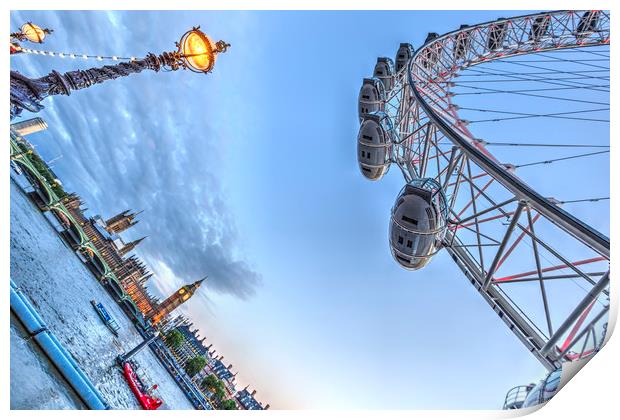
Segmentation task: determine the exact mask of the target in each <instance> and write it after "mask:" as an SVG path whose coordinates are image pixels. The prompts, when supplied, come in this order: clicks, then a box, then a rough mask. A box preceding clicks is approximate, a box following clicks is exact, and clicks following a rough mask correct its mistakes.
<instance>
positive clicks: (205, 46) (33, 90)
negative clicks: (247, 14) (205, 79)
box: [10, 26, 230, 119]
mask: <svg viewBox="0 0 620 420" xmlns="http://www.w3.org/2000/svg"><path fill="white" fill-rule="evenodd" d="M176 47H177V50H176V51H173V52H164V53H161V54H159V55H155V54H152V53H149V54H147V56H146V57H144V58H143V59H140V60H136V59H131V60H130V61H128V62H123V63H119V64H116V65H113V66H103V67H99V68H91V69H88V70H76V71H70V72H67V73H64V74H60V73H58V72H57V71H52V72H51V73H50V74H48V75H47V76H44V77H41V78H39V79H30V78H28V77H25V76H23V75H22V74H20V73H19V72H16V71H11V99H10V101H11V119H13V118H15V117H16V116H18V115H19V114H21V112H22V110H24V109H26V110H28V111H30V112H39V111H40V110H41V109H43V105H42V104H41V101H42V100H43V99H45V98H47V97H48V96H52V95H70V94H71V91H73V90H79V89H85V88H87V87H90V86H92V85H94V84H97V83H103V82H105V81H106V80H112V79H116V78H119V77H124V76H128V75H130V74H132V73H140V72H141V71H142V70H145V69H150V70H153V71H156V72H158V71H159V70H161V69H164V70H179V69H184V70H191V71H193V72H195V73H210V72H211V70H213V67H214V66H215V60H216V58H217V55H218V54H219V53H223V52H226V50H227V49H228V47H230V44H227V43H226V42H224V41H217V42H213V41H212V40H211V38H209V37H208V36H207V35H206V34H205V33H204V32H202V31H201V30H200V27H199V26H198V27H194V28H192V29H191V30H189V31H187V32H186V33H185V34H183V36H182V37H181V40H180V41H179V42H177V43H176Z"/></svg>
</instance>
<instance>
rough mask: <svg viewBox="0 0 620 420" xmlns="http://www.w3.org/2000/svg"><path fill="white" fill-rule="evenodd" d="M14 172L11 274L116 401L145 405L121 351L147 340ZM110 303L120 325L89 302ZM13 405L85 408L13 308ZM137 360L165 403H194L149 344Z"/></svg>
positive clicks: (110, 399) (99, 385)
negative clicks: (128, 378)
mask: <svg viewBox="0 0 620 420" xmlns="http://www.w3.org/2000/svg"><path fill="white" fill-rule="evenodd" d="M13 176H15V174H12V175H11V177H12V179H11V278H12V279H13V281H14V282H15V283H16V284H17V286H18V287H20V288H21V289H22V290H23V291H24V293H25V295H26V296H28V298H29V299H30V301H31V302H32V303H33V305H34V307H35V308H36V309H37V310H38V311H39V313H40V315H41V317H42V318H43V320H44V321H45V323H46V324H47V326H48V328H49V329H50V330H51V331H52V332H53V333H54V334H55V335H56V337H57V338H58V340H59V341H60V342H61V343H62V345H63V346H64V347H65V348H66V349H67V351H69V352H70V353H71V355H72V356H73V358H74V359H75V360H76V362H77V363H78V365H79V366H80V367H81V368H82V370H83V371H84V372H85V373H86V375H87V376H88V377H89V378H90V380H91V381H92V382H93V384H94V385H95V386H96V387H97V389H98V390H99V391H100V392H101V394H102V395H103V397H104V398H105V399H106V401H107V402H108V404H109V405H110V406H111V407H112V408H114V409H139V408H140V405H139V404H138V402H137V400H136V399H135V397H134V395H133V394H132V392H131V390H130V389H129V387H128V385H127V383H126V382H125V379H124V377H123V375H122V373H121V371H120V369H119V368H118V367H117V366H116V364H115V361H114V359H115V357H116V356H117V355H118V354H119V353H125V352H127V351H128V350H130V349H132V348H133V347H134V346H136V345H137V344H138V343H140V342H141V341H142V338H141V336H140V335H139V334H138V332H137V331H136V330H135V328H134V327H133V325H132V323H131V321H130V320H129V319H128V318H127V317H126V316H125V314H124V313H123V312H122V310H121V309H120V308H119V307H118V305H117V304H116V302H115V301H114V300H113V299H112V297H111V296H110V295H109V294H108V293H107V292H106V291H105V289H104V288H103V287H102V286H101V285H100V284H99V283H98V282H97V280H96V279H95V277H94V276H93V275H92V274H91V272H90V271H89V270H88V269H87V268H86V267H85V266H84V265H83V264H82V262H81V261H80V260H79V259H78V257H77V255H75V253H74V252H73V251H72V250H71V249H70V248H69V247H68V246H67V245H66V244H65V243H64V242H63V241H62V239H61V238H60V237H59V236H58V234H57V233H56V231H55V229H54V226H53V225H52V223H51V222H50V221H48V220H47V219H46V217H45V216H44V215H43V213H41V212H40V211H39V210H38V209H37V208H36V207H35V205H34V204H32V203H31V202H30V200H29V199H28V197H27V196H26V195H25V194H24V192H23V191H22V189H21V187H20V185H21V184H24V183H23V182H22V181H23V180H22V179H20V178H21V177H15V179H13ZM92 299H94V300H96V301H98V302H101V303H103V305H104V306H105V307H106V309H107V310H108V312H110V314H111V315H112V317H114V318H115V319H116V320H117V322H118V324H119V326H120V331H119V336H118V337H115V336H114V335H112V333H111V332H110V330H108V328H107V327H106V326H105V325H104V324H103V323H102V321H101V319H100V318H99V316H98V315H97V313H96V312H95V310H94V309H93V307H92V305H91V304H90V300H92ZM10 330H11V334H10V337H11V338H10V339H11V357H10V359H11V362H10V363H11V367H10V370H11V390H10V394H11V404H10V405H11V408H12V409H67V408H84V406H83V404H82V403H81V401H80V400H79V399H78V398H77V397H76V395H74V394H73V391H72V390H70V389H69V387H68V386H67V384H66V383H65V382H64V379H63V378H62V377H61V376H60V375H59V374H58V372H57V371H56V370H55V368H54V367H53V366H51V365H50V363H49V362H48V361H47V360H46V358H45V357H44V356H43V354H42V353H41V351H40V349H39V348H38V346H37V344H36V343H34V342H33V341H30V340H28V339H27V337H26V334H25V331H24V330H23V328H22V327H21V325H20V324H19V321H17V320H16V319H15V318H14V317H13V316H12V315H11V329H10ZM135 360H136V361H137V362H138V364H139V365H140V366H141V367H142V368H143V370H144V371H146V372H148V377H149V379H151V380H152V381H153V382H154V383H157V384H158V391H159V392H158V394H159V396H160V398H162V399H163V400H164V405H163V406H162V408H167V409H193V406H192V405H191V403H190V402H189V400H187V398H186V397H185V395H184V393H183V392H182V391H181V390H180V389H179V388H178V387H177V385H176V383H175V382H174V380H173V379H172V378H171V377H170V375H169V374H168V372H167V371H166V370H165V368H164V367H163V366H162V365H161V364H160V363H159V361H158V360H157V358H156V357H155V355H153V353H152V352H151V350H149V349H145V350H144V351H142V352H141V353H139V354H138V355H137V356H136V358H135Z"/></svg>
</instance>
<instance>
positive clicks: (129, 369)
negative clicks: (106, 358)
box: [123, 361, 163, 410]
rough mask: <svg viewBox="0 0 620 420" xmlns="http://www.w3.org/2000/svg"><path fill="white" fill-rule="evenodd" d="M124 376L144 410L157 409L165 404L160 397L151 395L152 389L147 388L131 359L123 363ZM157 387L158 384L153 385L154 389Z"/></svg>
mask: <svg viewBox="0 0 620 420" xmlns="http://www.w3.org/2000/svg"><path fill="white" fill-rule="evenodd" d="M123 376H125V379H126V380H127V384H129V388H131V391H132V392H133V393H134V395H135V396H136V398H137V399H138V402H140V405H141V406H142V408H143V409H144V410H157V409H158V408H159V407H160V406H161V405H162V404H163V401H162V400H161V399H160V398H157V397H155V396H153V395H149V392H150V391H148V390H146V387H145V385H144V384H143V383H142V381H141V380H140V378H139V377H138V374H137V373H136V369H135V366H134V364H133V363H132V362H131V361H127V362H124V363H123ZM155 388H157V385H153V388H152V389H155Z"/></svg>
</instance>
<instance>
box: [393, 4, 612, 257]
mask: <svg viewBox="0 0 620 420" xmlns="http://www.w3.org/2000/svg"><path fill="white" fill-rule="evenodd" d="M577 12H580V11H554V12H542V13H534V14H527V15H522V16H516V17H511V18H502V19H498V20H495V21H489V22H485V23H480V24H477V25H472V26H467V27H465V28H461V29H458V30H455V31H451V32H448V33H446V34H443V35H441V36H438V37H436V38H434V39H431V40H428V41H427V42H425V43H424V44H423V45H422V46H421V47H420V48H418V49H417V50H416V51H415V52H414V54H413V56H412V57H411V59H410V60H409V63H408V65H407V66H405V67H404V68H403V69H402V71H406V72H407V77H406V83H407V84H408V85H409V86H410V88H411V91H412V93H413V95H414V97H415V100H416V101H417V102H418V103H419V104H420V106H421V107H422V109H423V110H424V112H425V113H426V115H427V116H428V118H429V120H430V121H431V122H432V123H433V124H434V125H435V126H436V127H437V128H439V129H440V130H441V131H442V133H443V134H444V135H445V136H446V137H447V138H448V139H449V140H450V141H452V142H453V143H454V144H455V145H456V146H458V147H460V148H461V149H462V150H463V153H464V154H466V155H467V157H469V158H471V159H472V160H473V161H474V162H475V163H476V164H477V165H479V166H480V167H481V168H482V169H484V170H485V171H487V172H488V174H489V175H490V176H492V177H493V178H495V179H496V180H497V181H499V182H500V183H501V184H502V185H504V187H505V188H507V189H509V190H510V191H511V192H512V193H513V194H515V196H516V197H518V198H519V200H520V201H526V202H527V203H528V204H529V205H531V206H532V207H533V208H535V209H536V210H537V211H539V212H540V213H542V214H543V215H545V216H546V217H547V218H548V219H549V220H551V221H552V222H553V223H555V224H556V225H558V226H560V227H562V228H564V229H565V230H566V231H568V232H570V233H571V234H572V235H573V236H575V237H576V238H577V239H579V240H580V241H581V242H583V243H584V244H586V245H587V246H589V247H590V248H592V249H593V250H595V251H596V252H598V253H599V254H601V255H602V256H604V257H606V258H607V259H609V257H610V251H609V248H610V241H609V238H608V237H607V236H605V235H603V234H602V233H601V232H599V231H598V230H596V229H594V228H592V227H591V226H589V225H588V224H586V223H585V222H583V221H581V220H580V219H578V218H576V217H575V216H573V215H572V214H570V213H568V212H567V211H565V210H563V209H562V208H560V207H559V206H557V205H556V204H555V203H554V202H553V201H551V200H550V199H549V198H546V197H544V196H542V195H541V194H539V193H538V192H537V191H536V190H535V189H533V188H532V187H530V186H529V185H528V184H527V183H526V182H525V181H523V180H521V179H520V178H518V177H517V176H515V175H514V174H513V173H512V172H511V171H510V170H509V169H508V168H507V167H506V166H505V165H502V164H501V163H499V161H498V160H497V159H495V157H494V156H493V155H492V154H490V153H489V152H488V151H487V150H486V149H485V148H484V147H483V146H481V145H480V144H476V143H475V142H474V141H475V140H479V139H476V138H474V137H473V135H470V136H469V137H470V138H468V136H467V135H466V134H467V133H468V134H471V133H469V130H467V129H466V128H465V130H464V131H463V129H462V128H461V129H460V130H457V129H456V128H455V127H454V126H453V125H452V124H450V123H449V122H448V121H446V119H444V118H443V117H442V116H441V115H440V113H439V112H438V111H437V110H436V109H435V108H434V107H433V106H432V105H431V104H429V103H428V101H427V100H426V99H425V98H424V95H423V94H422V92H421V91H420V89H419V88H418V82H416V81H415V80H414V77H413V72H414V66H415V67H416V68H415V70H418V71H422V72H426V70H425V69H423V68H422V64H421V60H420V58H421V57H420V55H421V54H422V53H424V52H427V51H430V49H429V48H430V47H432V46H433V45H434V44H439V45H442V44H441V42H442V41H444V40H446V39H448V38H449V37H455V36H457V35H458V34H459V33H467V32H470V31H473V30H476V29H480V28H487V27H490V26H492V25H497V24H501V23H507V22H511V21H514V20H516V19H532V18H536V17H545V16H550V15H559V14H560V15H561V14H574V13H577ZM609 43H610V41H609V37H607V38H606V39H603V40H602V41H601V42H592V43H582V44H578V43H573V44H562V45H559V44H557V45H556V44H553V45H552V46H548V47H546V48H542V49H527V50H517V51H513V52H512V53H509V54H506V53H505V52H506V49H505V46H504V45H503V42H502V43H501V48H499V49H495V50H494V54H490V55H489V56H487V57H485V59H484V60H481V61H479V62H469V63H467V64H466V65H462V66H458V67H453V68H452V69H451V75H452V76H451V77H450V78H452V77H454V75H456V74H457V72H458V71H459V70H462V69H464V68H468V67H472V66H475V65H477V64H480V63H488V62H492V61H494V60H498V59H504V58H507V57H513V56H517V55H527V54H533V53H538V52H541V51H557V50H561V49H566V48H586V47H591V46H600V45H609ZM448 74H450V73H448ZM448 74H444V75H442V76H441V77H442V78H443V79H446V78H447V76H448ZM447 99H448V100H449V98H447ZM448 102H449V101H448ZM454 112H456V111H454ZM455 115H456V114H455Z"/></svg>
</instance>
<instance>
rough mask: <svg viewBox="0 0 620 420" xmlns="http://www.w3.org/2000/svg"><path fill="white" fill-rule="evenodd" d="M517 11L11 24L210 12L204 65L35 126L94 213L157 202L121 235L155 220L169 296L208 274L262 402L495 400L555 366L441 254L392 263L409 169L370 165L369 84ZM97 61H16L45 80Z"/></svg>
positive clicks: (89, 99)
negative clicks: (415, 55) (209, 68)
mask: <svg viewBox="0 0 620 420" xmlns="http://www.w3.org/2000/svg"><path fill="white" fill-rule="evenodd" d="M514 14H520V13H519V12H510V11H502V12H488V11H472V12H465V11H459V12H440V11H437V12H428V11H425V12H206V11H205V12H86V13H85V12H13V13H12V14H11V26H12V28H17V27H18V26H19V25H20V24H21V23H23V22H25V21H28V20H32V21H33V22H35V23H37V24H39V25H41V26H48V27H50V28H53V29H54V30H55V32H54V33H53V34H52V35H51V36H50V37H49V39H48V41H46V43H45V44H44V47H45V49H49V50H54V51H66V52H79V53H87V54H101V55H119V56H127V55H136V56H139V55H141V54H144V53H146V52H149V51H151V52H160V51H164V50H169V49H172V48H173V46H174V41H176V40H177V39H178V37H179V36H180V35H181V34H182V33H183V32H184V31H185V30H187V29H189V28H190V27H191V26H192V25H197V24H200V25H201V26H202V29H203V30H204V31H205V32H207V33H208V34H210V35H212V36H213V37H214V38H215V39H216V40H217V39H224V40H226V41H227V42H229V43H231V44H232V47H231V48H230V50H229V52H228V53H226V54H224V55H221V56H220V57H219V58H218V62H217V65H216V68H215V70H214V72H213V73H212V74H210V75H208V76H203V75H197V74H193V73H189V72H176V73H162V74H154V73H152V72H144V73H142V74H140V75H134V76H132V77H128V78H125V79H124V80H117V81H114V82H109V83H106V84H103V85H100V86H96V87H93V88H91V89H89V90H88V91H82V92H76V93H74V94H73V95H72V96H71V97H56V98H53V99H49V100H47V101H46V102H45V106H46V108H45V109H44V110H43V111H42V112H41V113H40V116H41V117H43V118H44V119H46V121H47V122H48V123H49V125H50V128H49V130H48V131H46V132H43V133H40V134H36V135H34V136H32V139H31V140H32V141H33V142H34V143H35V144H36V145H37V147H38V148H39V150H40V151H41V153H42V154H43V156H44V157H46V158H47V159H52V158H54V157H56V156H59V155H62V158H61V159H59V160H57V161H56V163H55V166H54V170H55V171H57V173H58V174H59V175H60V176H61V178H62V179H63V181H64V182H65V185H66V186H67V187H68V188H67V189H69V190H72V191H76V192H78V193H79V194H80V195H82V196H83V197H84V198H85V201H86V202H87V203H88V207H89V208H90V209H91V211H93V212H97V213H101V214H103V215H104V216H108V215H111V214H114V213H115V212H119V211H122V210H124V209H126V208H135V209H144V210H145V213H144V214H143V215H141V219H142V222H141V223H140V224H138V226H136V228H134V229H133V231H131V232H129V233H128V235H126V238H128V239H133V238H136V237H139V236H142V235H149V238H148V239H147V240H146V241H145V242H144V243H143V244H141V245H140V251H139V254H140V256H142V257H143V258H144V259H145V260H146V261H147V262H148V263H149V265H150V266H151V267H152V269H153V271H154V272H155V273H156V276H155V277H156V278H155V283H154V285H155V286H156V287H157V289H158V290H159V292H160V293H162V294H166V293H169V292H171V291H173V290H175V289H176V288H178V287H179V286H180V285H182V284H185V283H187V282H190V281H194V280H195V279H197V278H199V277H201V276H202V275H205V274H206V275H208V276H209V283H208V285H207V287H206V288H204V289H201V291H200V292H199V294H198V296H196V297H194V298H193V299H192V300H191V301H190V302H189V304H188V305H187V307H186V308H185V310H186V311H187V313H189V314H190V316H192V318H194V319H195V320H196V324H198V326H199V327H200V330H201V333H202V335H204V336H206V337H207V338H208V340H209V341H210V342H213V343H214V348H215V349H216V350H217V351H218V353H219V354H222V355H224V357H225V360H226V361H229V362H230V363H233V364H234V366H235V368H234V369H233V370H239V378H240V382H241V384H242V385H245V384H247V383H250V384H251V387H254V388H256V389H257V391H258V393H257V397H258V398H259V399H260V400H261V401H265V402H269V403H271V405H272V406H273V407H275V408H399V409H405V408H419V409H426V408H428V409H432V408H441V409H468V408H481V409H484V408H499V407H500V406H501V404H502V402H503V398H504V395H505V392H506V391H507V390H508V389H509V388H511V387H512V386H515V385H519V384H524V383H529V382H532V381H534V380H536V379H538V378H539V377H540V376H541V375H542V374H543V372H544V369H543V368H542V367H541V366H540V365H539V364H538V362H536V360H535V359H534V357H532V356H530V355H529V354H528V352H527V351H526V350H525V349H524V348H523V346H522V344H521V343H520V342H518V341H517V339H516V338H514V337H513V336H512V335H511V333H510V332H509V331H508V330H507V329H506V328H505V326H504V324H503V323H502V321H501V320H500V319H499V318H498V317H497V316H496V315H495V314H494V313H493V312H492V311H491V310H490V309H489V308H488V306H487V304H486V303H485V302H483V300H482V298H481V297H480V296H479V295H478V294H477V293H476V292H475V291H474V290H473V289H472V288H471V286H470V284H469V283H468V282H467V281H466V280H465V279H464V277H463V276H462V274H461V273H460V272H459V271H458V270H457V268H456V267H455V266H454V265H453V263H452V261H451V260H450V258H449V257H448V255H447V254H446V253H440V254H439V255H438V256H437V257H436V258H435V259H434V260H433V262H432V263H431V265H430V266H428V267H427V268H426V269H425V270H423V271H420V272H414V273H411V272H407V271H405V270H402V269H401V268H399V267H398V266H397V264H395V263H394V261H393V260H392V257H391V255H390V253H389V249H388V243H387V231H388V221H389V211H390V208H391V206H392V205H393V202H394V198H395V197H396V195H397V193H398V191H399V190H400V189H401V187H402V185H403V181H402V177H401V176H400V175H399V174H398V173H397V171H396V170H393V171H391V172H390V173H389V174H388V176H386V178H385V179H384V180H382V181H381V182H380V183H371V182H368V181H366V180H365V179H363V177H362V176H361V175H360V174H359V170H358V167H357V161H356V158H355V155H356V136H357V129H358V121H357V94H358V90H359V87H360V85H361V81H362V79H363V78H364V77H368V76H369V75H371V74H372V69H373V67H374V63H375V60H376V57H377V56H390V57H392V56H394V54H395V52H396V49H397V47H398V45H399V43H400V42H410V43H412V44H413V45H414V46H416V45H420V44H422V43H423V41H424V39H425V38H426V34H427V33H428V32H438V33H444V32H447V31H450V30H453V29H455V28H457V27H458V26H459V25H460V24H462V23H470V24H472V23H476V22H482V21H487V20H491V19H495V18H497V17H499V16H510V15H514ZM155 28H156V29H155ZM97 64H98V63H97V62H88V63H85V62H79V61H61V60H59V59H54V58H50V57H41V56H32V57H25V56H18V57H13V58H12V59H11V66H12V68H13V69H16V70H19V71H21V72H23V73H24V74H26V75H27V76H30V77H35V76H39V75H40V76H42V75H45V74H47V73H48V72H49V71H50V70H51V69H57V70H59V71H68V70H70V69H73V68H77V67H79V68H87V67H90V66H96V65H97ZM567 130H568V128H567ZM489 134H495V133H493V132H490V133H489ZM567 134H568V131H567ZM603 134H604V133H603ZM603 140H605V141H606V139H603ZM605 159H607V158H605ZM607 166H608V165H607ZM603 169H604V168H603ZM603 169H602V170H603ZM607 169H608V168H607ZM569 172H570V171H567V172H566V173H569ZM603 172H604V171H603ZM607 177H608V170H607ZM602 189H603V190H604V187H602ZM607 190H608V185H607ZM581 197H582V196H581V195H579V196H577V197H573V196H570V197H563V198H566V199H572V198H581ZM605 211H607V212H608V210H605ZM607 215H608V213H607ZM602 219H603V220H605V218H604V217H603V218H602ZM608 219H609V218H608V217H607V220H608ZM601 229H602V230H603V232H605V230H604V226H603V227H601ZM607 233H608V227H607Z"/></svg>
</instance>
